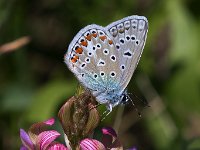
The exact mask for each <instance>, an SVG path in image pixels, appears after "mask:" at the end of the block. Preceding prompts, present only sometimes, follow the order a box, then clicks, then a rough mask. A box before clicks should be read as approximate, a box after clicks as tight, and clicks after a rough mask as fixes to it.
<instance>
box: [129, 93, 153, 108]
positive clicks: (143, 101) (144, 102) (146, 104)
mask: <svg viewBox="0 0 200 150" xmlns="http://www.w3.org/2000/svg"><path fill="white" fill-rule="evenodd" d="M128 94H130V95H133V96H134V97H136V98H137V99H138V100H140V101H141V102H142V103H143V104H144V105H145V106H147V107H150V105H149V103H148V102H147V101H146V100H142V99H141V98H139V97H138V96H137V95H136V94H134V93H128ZM131 100H132V99H131Z"/></svg>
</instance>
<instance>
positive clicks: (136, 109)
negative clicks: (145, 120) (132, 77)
mask: <svg viewBox="0 0 200 150" xmlns="http://www.w3.org/2000/svg"><path fill="white" fill-rule="evenodd" d="M127 97H128V99H129V100H130V101H131V103H132V105H133V107H135V111H136V112H137V113H138V115H139V117H140V118H141V117H142V115H141V113H140V111H139V110H138V108H137V107H136V106H135V104H134V102H133V100H132V98H131V97H130V96H129V95H127Z"/></svg>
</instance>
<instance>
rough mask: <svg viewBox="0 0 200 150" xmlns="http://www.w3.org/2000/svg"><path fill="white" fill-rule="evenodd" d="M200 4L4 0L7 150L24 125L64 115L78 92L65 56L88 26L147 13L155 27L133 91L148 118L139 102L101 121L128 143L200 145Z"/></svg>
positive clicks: (176, 147) (2, 81)
mask: <svg viewBox="0 0 200 150" xmlns="http://www.w3.org/2000/svg"><path fill="white" fill-rule="evenodd" d="M199 8H200V1H199V0H110V1H107V0H96V1H95V0H85V1H80V0H0V106H1V109H0V118H1V119H0V127H1V132H0V139H1V143H0V149H19V146H20V145H21V142H20V139H19V128H24V129H25V130H27V129H28V127H29V126H30V125H31V124H32V123H35V122H37V121H43V120H46V119H48V118H51V117H56V116H57V112H58V110H59V108H60V107H61V105H62V104H63V103H64V101H65V100H66V99H67V98H69V97H70V96H72V95H74V93H75V91H76V87H77V83H78V82H77V80H76V79H75V77H74V76H73V74H72V73H71V72H70V71H69V70H68V69H67V67H66V65H65V64H64V62H63V56H64V54H65V52H66V50H67V47H68V45H69V43H70V41H71V40H72V39H73V36H74V35H75V34H76V33H77V32H78V31H79V30H80V29H81V28H83V27H84V26H86V25H88V24H92V23H96V24H99V25H102V26H106V25H107V24H109V23H111V22H113V21H116V20H118V19H121V18H124V17H126V16H129V15H144V16H146V17H147V18H148V20H149V32H148V37H147V42H146V46H145V49H144V53H143V55H142V58H141V60H140V63H139V66H138V68H137V70H136V72H135V74H134V76H133V79H132V80H131V82H130V84H129V92H132V93H134V94H135V95H137V97H139V98H135V99H134V101H140V100H139V99H141V100H145V99H146V100H147V101H148V102H149V105H150V107H145V108H143V109H141V111H142V117H141V118H140V117H139V116H138V115H137V112H136V111H135V109H134V107H133V106H132V105H131V104H128V105H126V106H125V109H124V112H122V111H123V107H117V108H115V111H114V112H113V113H112V114H111V115H110V116H108V117H107V118H106V119H105V120H104V121H103V122H102V123H101V124H102V126H105V125H111V126H113V127H115V129H117V130H118V133H119V136H120V139H121V141H122V143H123V145H124V147H130V146H133V145H134V146H136V147H137V148H138V149H139V150H169V149H170V150H199V149H200V40H199V39H200V9H199ZM122 113H123V115H122ZM121 116H122V117H121ZM56 126H57V128H58V129H59V130H61V129H60V125H59V124H58V123H57V125H56Z"/></svg>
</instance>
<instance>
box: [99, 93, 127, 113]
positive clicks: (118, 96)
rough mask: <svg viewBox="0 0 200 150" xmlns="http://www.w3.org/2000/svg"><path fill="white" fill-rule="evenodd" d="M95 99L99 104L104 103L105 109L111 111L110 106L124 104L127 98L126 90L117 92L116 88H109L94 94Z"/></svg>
mask: <svg viewBox="0 0 200 150" xmlns="http://www.w3.org/2000/svg"><path fill="white" fill-rule="evenodd" d="M96 98H97V101H98V102H99V103H101V104H106V105H107V109H108V110H109V111H112V108H113V107H115V106H117V105H119V104H124V103H126V102H127V101H128V100H129V97H128V94H127V90H124V91H123V92H119V91H117V90H109V91H106V92H104V93H101V94H99V95H98V96H96Z"/></svg>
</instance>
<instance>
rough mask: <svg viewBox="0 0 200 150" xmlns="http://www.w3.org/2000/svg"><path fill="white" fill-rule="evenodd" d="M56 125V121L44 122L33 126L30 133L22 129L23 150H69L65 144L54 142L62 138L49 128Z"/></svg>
mask: <svg viewBox="0 0 200 150" xmlns="http://www.w3.org/2000/svg"><path fill="white" fill-rule="evenodd" d="M53 124H54V119H53V118H52V119H49V120H47V121H44V122H39V123H35V124H33V125H32V126H31V127H30V129H29V131H28V133H26V131H24V130H23V129H20V138H21V141H22V145H23V146H22V147H21V148H20V149H21V150H56V149H60V148H62V150H67V148H66V147H65V146H64V145H63V144H59V143H57V142H54V140H55V139H56V138H57V137H58V136H60V133H58V132H57V131H55V130H48V131H47V128H48V127H49V126H52V125H53Z"/></svg>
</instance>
